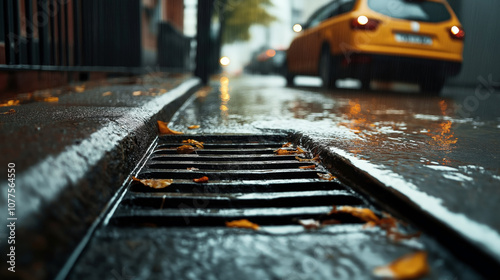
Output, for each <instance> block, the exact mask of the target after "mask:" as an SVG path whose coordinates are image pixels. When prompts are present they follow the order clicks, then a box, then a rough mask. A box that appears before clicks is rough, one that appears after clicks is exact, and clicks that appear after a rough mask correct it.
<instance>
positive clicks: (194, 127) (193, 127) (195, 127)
mask: <svg viewBox="0 0 500 280" xmlns="http://www.w3.org/2000/svg"><path fill="white" fill-rule="evenodd" d="M198 128H200V126H199V125H191V126H188V129H198Z"/></svg>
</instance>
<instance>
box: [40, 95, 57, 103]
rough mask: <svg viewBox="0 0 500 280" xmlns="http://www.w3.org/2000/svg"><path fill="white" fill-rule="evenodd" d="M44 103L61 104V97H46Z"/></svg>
mask: <svg viewBox="0 0 500 280" xmlns="http://www.w3.org/2000/svg"><path fill="white" fill-rule="evenodd" d="M43 101H45V102H50V103H52V102H59V97H54V96H49V97H45V98H44V99H43Z"/></svg>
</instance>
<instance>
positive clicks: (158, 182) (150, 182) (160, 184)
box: [132, 177, 174, 189]
mask: <svg viewBox="0 0 500 280" xmlns="http://www.w3.org/2000/svg"><path fill="white" fill-rule="evenodd" d="M132 180H134V181H136V182H141V183H142V184H143V185H144V186H148V187H150V188H153V189H163V188H166V187H168V186H170V185H172V183H173V182H174V180H172V179H137V178H135V177H132Z"/></svg>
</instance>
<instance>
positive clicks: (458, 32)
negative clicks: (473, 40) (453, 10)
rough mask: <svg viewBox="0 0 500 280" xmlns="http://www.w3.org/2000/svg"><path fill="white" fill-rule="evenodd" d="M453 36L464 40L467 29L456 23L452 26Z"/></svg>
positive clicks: (451, 33) (451, 32)
mask: <svg viewBox="0 0 500 280" xmlns="http://www.w3.org/2000/svg"><path fill="white" fill-rule="evenodd" d="M450 35H451V38H453V39H457V40H463V39H464V38H465V30H464V29H463V28H462V27H458V26H456V25H454V26H452V27H450Z"/></svg>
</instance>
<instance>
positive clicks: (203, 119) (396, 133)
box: [173, 76, 500, 256]
mask: <svg viewBox="0 0 500 280" xmlns="http://www.w3.org/2000/svg"><path fill="white" fill-rule="evenodd" d="M213 82H214V84H217V85H218V86H219V85H220V86H219V90H218V92H217V93H216V94H215V93H214V94H208V95H205V96H204V97H203V98H198V99H196V100H194V101H193V103H191V104H190V105H189V106H186V107H185V108H184V109H183V110H182V112H181V113H179V114H177V116H176V117H175V119H174V122H173V124H174V125H175V126H176V127H175V128H177V129H181V128H182V127H183V126H184V125H187V124H193V123H197V124H201V126H202V128H201V130H199V131H198V132H197V133H255V132H262V131H263V130H264V131H265V130H267V129H283V130H295V131H301V132H305V133H307V134H310V135H313V136H314V137H316V138H319V139H322V141H328V143H330V145H331V146H332V148H334V149H337V150H336V151H342V152H344V153H345V155H346V156H349V157H351V158H352V159H353V160H356V161H358V163H359V162H361V161H364V162H366V163H368V164H370V170H371V172H372V173H373V172H374V171H379V174H374V175H376V176H377V178H379V179H380V180H381V181H383V182H384V183H387V184H388V185H391V186H392V187H394V188H397V189H398V188H399V189H398V190H400V191H401V192H403V193H405V194H407V195H408V196H410V195H411V194H410V191H409V190H410V189H411V190H412V191H413V190H417V191H418V192H419V193H420V194H423V195H422V196H421V197H422V199H421V201H418V199H417V198H416V197H415V198H414V199H415V201H416V202H417V203H420V204H422V205H425V204H426V203H427V204H428V205H426V206H425V207H427V208H425V209H427V210H428V211H436V214H437V215H438V216H439V215H441V218H442V219H447V220H448V221H447V222H448V223H450V224H453V226H455V227H456V228H457V229H459V230H467V228H469V229H470V230H471V232H469V233H468V235H470V236H473V235H474V234H475V233H474V231H479V230H481V232H482V233H484V234H485V235H489V237H491V238H488V237H486V236H485V238H487V239H489V241H485V243H489V244H490V247H491V248H490V249H491V250H493V251H495V253H496V254H498V255H499V256H500V235H499V234H498V233H499V232H500V219H498V218H497V216H496V215H497V214H496V213H498V212H499V211H500V160H499V158H498V157H499V156H500V148H499V146H500V145H499V144H500V143H499V142H500V140H499V139H500V113H499V112H498V111H497V107H498V104H500V95H499V94H497V95H491V96H490V97H489V99H488V100H484V101H483V102H482V103H480V104H479V106H478V107H477V109H476V110H475V111H473V112H470V113H471V114H470V115H467V116H466V117H461V116H460V114H459V113H458V112H459V110H460V109H461V106H463V104H464V102H465V101H464V100H467V97H468V96H471V95H473V94H474V91H473V89H471V90H470V91H467V90H463V89H461V90H460V91H458V90H456V89H447V90H445V92H444V93H443V94H441V96H425V95H423V94H419V93H401V92H389V91H374V92H361V91H358V90H352V89H338V90H334V91H323V90H321V89H320V88H318V87H296V88H286V87H284V80H283V79H282V78H280V77H264V76H250V77H248V76H247V77H239V78H233V77H226V76H222V77H218V78H216V79H214V81H213ZM391 176H393V177H395V178H396V179H398V180H392V179H394V178H389V177H391ZM391 182H392V183H391ZM395 182H396V183H395ZM401 184H404V185H405V186H404V187H403V186H397V185H401ZM405 190H406V191H405ZM429 197H431V198H433V199H434V201H435V202H436V204H439V207H441V208H439V207H435V206H436V205H434V206H432V205H431V206H430V204H429V199H428V198H429ZM438 212H439V213H438ZM464 221H465V223H464ZM469 222H470V224H469ZM458 223H463V224H458ZM483 225H485V227H483ZM476 238H477V239H481V238H483V237H482V236H478V237H476Z"/></svg>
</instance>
